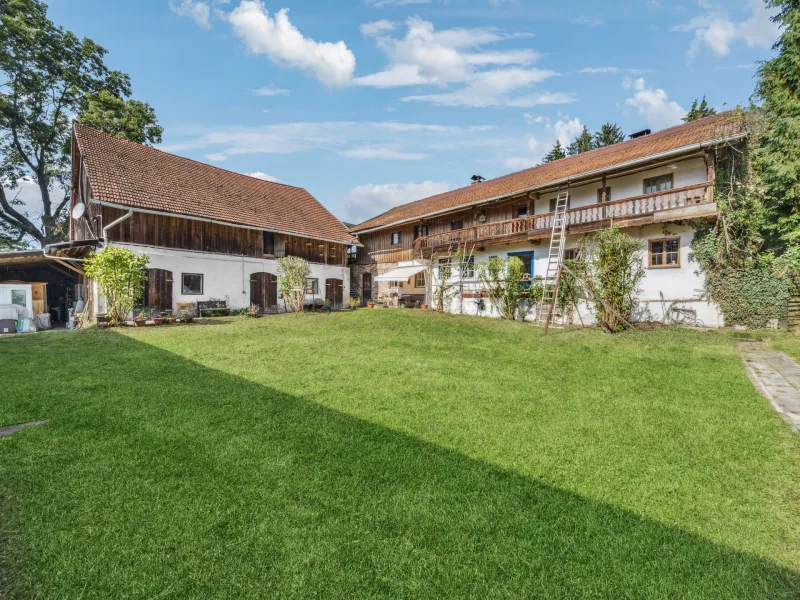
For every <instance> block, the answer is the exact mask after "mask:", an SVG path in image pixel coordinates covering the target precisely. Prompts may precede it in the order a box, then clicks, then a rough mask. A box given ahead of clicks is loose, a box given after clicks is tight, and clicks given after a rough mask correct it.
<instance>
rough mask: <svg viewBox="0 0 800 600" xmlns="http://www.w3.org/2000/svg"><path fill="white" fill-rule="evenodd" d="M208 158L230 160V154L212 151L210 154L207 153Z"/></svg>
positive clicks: (216, 160)
mask: <svg viewBox="0 0 800 600" xmlns="http://www.w3.org/2000/svg"><path fill="white" fill-rule="evenodd" d="M205 157H206V160H210V161H211V162H223V161H226V160H228V155H227V154H225V153H224V152H212V153H210V154H206V155H205Z"/></svg>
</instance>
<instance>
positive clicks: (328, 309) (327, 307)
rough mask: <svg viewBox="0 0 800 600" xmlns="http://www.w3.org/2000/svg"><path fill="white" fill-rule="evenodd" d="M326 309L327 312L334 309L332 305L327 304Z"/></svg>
mask: <svg viewBox="0 0 800 600" xmlns="http://www.w3.org/2000/svg"><path fill="white" fill-rule="evenodd" d="M324 310H325V312H326V313H329V312H332V311H333V307H332V306H326V307H325V308H324Z"/></svg>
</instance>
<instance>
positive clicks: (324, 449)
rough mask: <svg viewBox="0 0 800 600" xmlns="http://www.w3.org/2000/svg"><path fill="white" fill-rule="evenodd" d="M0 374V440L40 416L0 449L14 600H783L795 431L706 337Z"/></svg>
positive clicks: (385, 328) (726, 345) (796, 519)
mask: <svg viewBox="0 0 800 600" xmlns="http://www.w3.org/2000/svg"><path fill="white" fill-rule="evenodd" d="M0 356H2V358H3V363H4V368H3V369H2V375H0V377H2V378H3V382H2V388H0V389H3V390H4V396H5V398H8V400H4V401H3V402H2V403H0V425H4V424H10V423H14V422H23V421H32V420H37V419H45V418H46V419H49V423H48V424H47V425H45V426H43V427H41V428H36V429H29V430H25V431H23V432H20V433H19V434H16V435H15V436H13V437H11V438H6V439H2V440H0V514H2V515H4V516H3V524H2V527H1V528H0V529H2V530H3V532H4V533H3V534H2V535H3V536H4V538H3V540H2V548H3V549H2V557H1V558H0V561H2V562H1V563H0V573H2V575H0V577H2V580H1V581H2V586H4V587H5V588H6V589H7V590H9V596H10V597H12V598H31V597H40V598H56V597H57V598H77V597H81V598H110V597H114V598H155V597H158V598H259V597H281V598H282V597H313V596H318V597H343V598H344V597H348V598H349V597H426V598H438V597H490V598H494V597H541V598H576V597H597V598H624V597H628V598H795V597H796V596H797V594H798V593H800V576H799V575H798V571H799V570H800V510H798V509H800V501H799V498H798V496H799V494H798V487H797V486H798V481H800V444H798V441H797V437H800V436H793V435H792V434H791V433H790V432H789V430H788V427H786V426H785V424H784V423H783V422H782V421H781V420H780V419H779V418H778V417H777V416H776V415H774V414H772V412H771V411H770V409H769V408H768V406H767V405H766V403H765V402H764V401H763V399H761V397H760V396H759V395H758V394H757V393H756V392H755V391H754V390H753V389H752V386H751V385H750V383H749V381H748V380H747V378H746V376H745V375H744V372H743V370H742V367H741V363H740V360H739V357H738V356H737V355H736V352H735V342H734V341H733V340H732V339H731V338H730V337H729V336H727V335H725V334H718V333H709V332H706V333H701V332H692V331H684V330H677V329H676V330H657V331H648V332H639V333H635V334H631V335H624V336H620V337H610V336H605V335H602V334H600V333H598V332H595V331H558V332H555V333H554V334H553V335H551V336H549V337H548V338H541V337H540V336H539V334H538V331H536V330H534V329H532V328H530V327H529V326H523V325H519V324H515V323H499V322H495V321H489V320H486V319H482V320H478V319H469V318H458V317H452V316H446V315H436V314H424V313H420V312H417V311H414V312H412V311H406V312H404V311H357V312H356V313H354V314H349V313H343V314H336V315H331V316H324V315H313V316H311V315H309V316H306V317H302V318H296V317H293V316H284V317H276V318H269V319H261V320H259V321H246V320H245V321H241V320H226V321H220V322H218V324H216V325H214V326H192V327H175V328H161V329H147V330H125V331H112V332H108V331H106V332H98V331H88V332H77V333H75V334H69V333H64V334H58V335H56V334H53V335H50V336H28V337H25V338H18V339H13V340H0ZM554 364H555V365H558V366H559V368H558V369H553V365H554ZM43 365H46V366H47V367H46V368H42V367H43ZM6 391H7V392H6ZM0 589H2V587H0Z"/></svg>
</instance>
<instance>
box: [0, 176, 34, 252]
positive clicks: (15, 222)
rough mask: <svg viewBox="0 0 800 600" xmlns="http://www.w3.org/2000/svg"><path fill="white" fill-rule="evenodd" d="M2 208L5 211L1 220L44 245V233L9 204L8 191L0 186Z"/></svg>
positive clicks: (0, 205)
mask: <svg viewBox="0 0 800 600" xmlns="http://www.w3.org/2000/svg"><path fill="white" fill-rule="evenodd" d="M0 208H2V209H3V210H2V211H0V219H2V220H3V221H5V222H6V223H8V224H10V225H11V226H12V227H16V228H17V229H20V230H22V231H24V232H25V233H27V234H28V235H30V236H31V237H33V238H36V240H37V241H38V242H39V243H40V244H41V243H44V241H45V239H44V236H43V235H42V232H41V231H39V228H38V227H36V225H34V224H33V223H32V222H31V221H30V220H29V219H28V218H27V217H26V216H25V215H23V214H22V213H20V212H18V211H17V210H16V209H15V208H14V207H13V206H11V204H9V202H8V198H6V191H5V190H4V189H3V187H2V186H1V185H0Z"/></svg>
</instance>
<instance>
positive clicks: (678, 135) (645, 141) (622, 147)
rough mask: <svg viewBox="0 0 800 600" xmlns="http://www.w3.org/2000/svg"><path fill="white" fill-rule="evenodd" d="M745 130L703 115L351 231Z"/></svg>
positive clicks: (400, 210) (401, 209)
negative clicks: (694, 119) (690, 120)
mask: <svg viewBox="0 0 800 600" xmlns="http://www.w3.org/2000/svg"><path fill="white" fill-rule="evenodd" d="M741 132H743V128H742V121H741V119H738V118H736V116H735V113H734V112H733V111H731V112H727V113H721V114H719V115H715V116H711V117H706V118H705V119H699V120H697V121H693V122H691V123H685V124H684V125H678V126H677V127H672V128H670V129H665V130H663V131H658V132H656V133H653V134H650V135H648V136H644V137H641V138H637V139H635V140H629V141H627V142H622V143H619V144H615V145H613V146H607V147H605V148H600V149H598V150H592V151H590V152H585V153H583V154H578V155H576V156H570V157H567V158H563V159H561V160H557V161H555V162H551V163H546V164H543V165H539V166H538V167H533V168H531V169H526V170H524V171H519V172H517V173H511V174H510V175H504V176H503V177H498V178H496V179H490V180H488V181H485V182H483V183H476V184H474V185H470V186H467V187H463V188H460V189H457V190H453V191H450V192H445V193H443V194H438V195H436V196H431V197H429V198H424V199H422V200H417V201H416V202H409V203H408V204H403V205H401V206H397V207H395V208H393V209H391V210H389V211H387V212H385V213H383V214H381V215H378V216H377V217H374V218H372V219H369V220H368V221H364V222H363V223H360V224H358V225H356V226H355V227H352V228H351V229H350V231H352V232H354V233H357V232H359V231H364V230H367V229H374V228H381V227H387V226H389V225H392V224H395V223H398V222H401V221H407V220H412V219H415V218H419V217H423V216H424V215H428V214H431V213H435V212H439V211H447V210H448V209H457V208H458V207H460V206H463V205H468V204H472V203H475V202H480V201H482V200H489V199H492V198H498V197H502V196H507V195H508V196H511V195H514V194H517V193H520V192H524V191H527V190H531V189H533V188H537V187H543V186H546V185H547V184H548V183H551V182H555V181H558V180H560V179H564V178H565V177H578V176H580V175H581V174H585V173H591V172H593V171H598V170H602V169H609V168H613V167H614V166H615V165H619V164H622V163H625V162H628V161H632V160H637V159H646V158H647V157H649V156H655V155H657V154H661V153H663V152H669V151H671V150H677V149H679V148H684V147H686V146H691V145H693V144H699V143H704V142H712V141H714V140H719V139H722V138H725V137H729V136H732V135H736V134H738V133H741Z"/></svg>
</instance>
